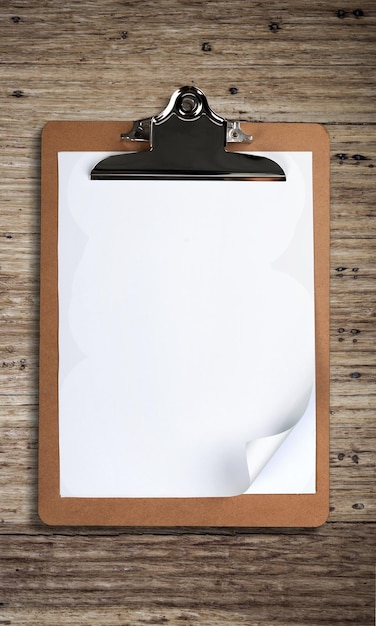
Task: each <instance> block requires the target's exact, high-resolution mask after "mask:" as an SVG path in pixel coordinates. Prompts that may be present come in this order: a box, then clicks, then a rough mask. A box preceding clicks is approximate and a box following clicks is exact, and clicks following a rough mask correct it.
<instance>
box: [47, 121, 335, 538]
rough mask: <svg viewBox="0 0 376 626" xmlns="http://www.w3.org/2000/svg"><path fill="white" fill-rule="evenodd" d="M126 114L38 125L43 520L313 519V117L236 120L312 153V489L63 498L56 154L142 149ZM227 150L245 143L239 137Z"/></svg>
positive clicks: (318, 515) (324, 209) (319, 360)
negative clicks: (128, 136) (128, 137)
mask: <svg viewBox="0 0 376 626" xmlns="http://www.w3.org/2000/svg"><path fill="white" fill-rule="evenodd" d="M131 128H132V122H124V121H119V122H60V121H59V122H49V123H47V124H46V126H45V127H44V129H43V133H42V185H41V264H40V277H41V290H40V295H41V299H40V395H39V407H40V408H39V484H38V500H39V503H38V511H39V515H40V517H41V519H42V521H43V522H45V523H46V524H50V525H85V526H87V525H94V526H154V527H155V526H212V527H223V526H232V527H255V526H257V527H271V526H274V527H275V526H277V527H288V526H295V527H297V526H300V527H314V526H319V525H321V524H322V523H324V522H325V520H326V519H327V516H328V511H329V137H328V134H327V132H326V130H325V129H324V128H323V127H322V126H320V125H318V124H302V123H296V124H295V123H242V130H243V131H244V132H245V133H248V134H250V135H252V136H253V142H252V151H255V152H257V151H273V152H274V151H276V152H277V151H288V152H290V151H309V152H312V160H313V206H314V270H315V337H316V339H315V341H316V492H315V493H314V494H288V495H285V494H282V495H281V494H278V495H275V494H268V495H253V494H245V495H238V496H233V497H209V498H202V497H200V498H128V497H127V498H91V497H87V498H86V497H85V498H78V497H64V498H63V497H61V496H60V486H59V398H58V371H59V345H58V328H59V318H58V255H57V246H58V184H59V182H58V153H59V152H64V151H88V152H90V151H100V152H107V151H108V152H119V151H125V152H126V151H132V152H135V151H141V150H147V149H148V145H147V144H144V143H134V142H132V143H131V142H129V141H124V140H122V139H121V135H124V133H127V132H129V131H130V130H131ZM228 149H229V150H230V151H236V152H242V151H249V146H247V145H246V144H244V145H242V144H238V145H236V146H230V147H229V148H228Z"/></svg>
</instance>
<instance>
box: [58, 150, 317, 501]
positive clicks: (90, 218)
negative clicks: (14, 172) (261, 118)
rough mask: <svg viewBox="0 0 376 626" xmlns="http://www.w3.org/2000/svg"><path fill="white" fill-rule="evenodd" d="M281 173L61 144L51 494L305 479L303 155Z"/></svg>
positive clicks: (308, 468)
mask: <svg viewBox="0 0 376 626" xmlns="http://www.w3.org/2000/svg"><path fill="white" fill-rule="evenodd" d="M257 154H260V155H261V156H268V157H270V158H273V159H274V160H276V161H277V162H278V163H279V164H280V165H281V166H282V167H283V169H284V170H285V172H286V175H287V181H286V182H283V183H282V182H247V181H236V182H232V181H162V180H157V181H91V180H90V171H91V169H92V167H93V166H94V165H95V164H96V163H97V162H98V161H100V160H101V159H102V158H104V157H106V156H108V154H106V153H98V152H96V153H80V152H61V153H59V234H58V263H59V284H58V288H59V445H60V493H61V495H62V496H63V497H73V496H74V497H79V496H80V497H193V496H197V497H198V496H231V495H237V494H241V493H245V492H246V493H313V492H315V399H314V361H315V359H314V280H313V215H312V214H313V209H312V154H311V153H310V152H295V153H257Z"/></svg>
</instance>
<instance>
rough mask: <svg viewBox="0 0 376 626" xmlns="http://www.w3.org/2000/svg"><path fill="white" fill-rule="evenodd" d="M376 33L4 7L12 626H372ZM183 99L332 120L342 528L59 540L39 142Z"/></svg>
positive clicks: (120, 7) (330, 24)
mask: <svg viewBox="0 0 376 626" xmlns="http://www.w3.org/2000/svg"><path fill="white" fill-rule="evenodd" d="M375 25H376V7H375V4H374V3H373V2H372V0H365V1H364V2H363V3H362V4H360V5H358V4H355V3H351V2H350V0H343V2H341V3H334V4H333V3H327V2H323V1H322V0H317V1H316V2H315V3H309V2H298V1H297V0H286V2H276V1H274V0H271V1H269V2H268V3H255V2H242V1H240V0H232V1H231V0H227V1H225V0H218V1H211V0H209V1H208V2H202V1H197V2H192V1H190V2H189V1H186V0H183V1H181V2H178V0H162V1H161V2H152V1H140V2H137V1H133V0H131V1H129V2H128V1H124V0H81V2H74V1H73V0H66V1H65V2H57V0H49V1H48V2H47V1H44V2H43V1H42V0H34V1H33V0H29V1H28V0H9V1H8V2H7V3H2V6H1V8H0V61H1V75H0V82H1V92H0V107H1V111H0V124H1V137H0V142H1V179H0V180H1V205H0V217H1V226H0V242H1V244H0V253H1V269H0V281H1V283H0V284H1V289H0V301H1V341H0V351H1V352H0V354H1V358H0V373H1V387H0V396H1V406H0V429H1V430H0V433H1V439H0V484H1V493H0V522H1V525H0V530H1V540H2V541H1V551H0V559H1V567H0V577H1V591H0V625H2V624H4V625H5V624H12V625H14V624H17V625H38V626H41V625H46V626H47V625H48V626H51V625H55V624H56V625H68V624H69V625H71V624H77V625H80V626H83V625H84V626H85V625H89V624H90V625H92V624H100V625H106V626H113V625H114V626H115V625H119V626H120V625H122V626H125V625H130V626H141V625H145V624H152V625H155V624H174V625H179V624H187V625H188V624H197V625H200V626H201V625H204V626H214V625H218V626H223V625H225V624H226V625H227V624H228V625H231V626H237V625H240V624H247V625H252V626H270V624H278V625H280V626H282V624H285V625H287V624H288V625H289V626H302V625H317V626H318V625H324V624H325V625H328V624H330V625H334V624H338V625H341V626H342V625H344V624H359V625H360V626H368V625H370V624H372V623H373V602H374V600H373V597H374V591H373V589H374V580H373V579H374V565H373V561H374V556H375V550H374V541H375V533H374V522H375V519H376V514H375V499H374V496H373V494H372V484H373V482H374V461H375V457H374V456H372V450H373V451H374V449H375V423H374V420H373V415H374V412H375V369H374V362H375V338H376V329H375V309H374V304H375V302H374V300H375V298H374V296H375V287H374V278H375V252H376V250H375V222H374V221H372V217H374V211H375V200H376V192H375V184H374V180H375V173H374V169H373V167H374V161H375V150H376V132H375V128H376V127H375V120H376V116H375V100H374V99H373V98H372V96H374V89H375V60H374V59H375V52H376V45H375V38H376V34H375ZM185 84H194V85H196V86H198V87H200V88H201V89H203V91H204V92H205V93H206V95H207V96H208V98H209V102H210V103H211V105H212V106H213V108H214V110H216V111H218V112H219V113H220V114H223V115H224V116H228V117H231V118H237V117H238V118H241V119H249V120H261V121H297V122H299V121H302V122H320V123H322V124H325V126H326V128H327V130H328V131H329V134H330V137H331V155H332V156H331V165H332V170H331V217H332V221H331V229H332V230H331V233H332V252H331V338H330V340H331V453H330V464H331V513H330V517H329V521H328V522H327V523H326V524H325V525H323V526H322V527H320V528H318V529H313V530H311V529H273V530H272V529H269V530H265V529H236V528H234V529H227V530H225V529H218V528H216V529H211V528H199V529H189V528H184V529H174V528H172V529H154V530H149V529H147V528H132V529H122V528H115V529H113V528H109V529H103V528H92V529H87V528H48V527H46V526H44V525H43V524H42V523H41V522H40V521H39V519H38V516H37V513H36V490H37V481H36V472H37V421H38V393H37V382H38V288H39V285H38V271H39V267H38V262H39V256H38V255H39V174H40V172H39V164H40V153H39V148H40V131H41V128H42V126H43V125H44V124H45V122H46V121H47V120H60V119H61V120H84V119H88V120H106V119H108V120H110V119H119V120H121V119H136V118H137V119H138V118H140V117H148V116H150V115H152V114H154V113H156V112H159V111H160V110H162V109H163V108H164V106H165V105H166V101H167V97H168V96H169V95H170V94H171V93H172V92H173V91H174V90H175V89H176V88H177V87H179V86H182V85H185ZM235 92H236V93H235ZM105 366H108V364H103V367H105Z"/></svg>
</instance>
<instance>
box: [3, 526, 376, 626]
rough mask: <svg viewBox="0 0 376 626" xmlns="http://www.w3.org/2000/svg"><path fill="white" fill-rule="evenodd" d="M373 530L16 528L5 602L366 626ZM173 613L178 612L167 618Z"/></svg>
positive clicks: (7, 610) (11, 608) (12, 607)
mask: <svg viewBox="0 0 376 626" xmlns="http://www.w3.org/2000/svg"><path fill="white" fill-rule="evenodd" d="M373 531H374V529H373V527H372V526H369V525H361V526H359V527H358V528H357V533H356V535H354V534H353V528H352V526H351V525H344V526H341V525H326V526H324V527H322V528H321V529H316V530H315V531H305V532H302V533H301V534H290V533H283V531H282V532H280V531H277V532H270V533H265V534H260V533H251V534H248V533H242V534H236V535H227V536H226V535H210V534H207V535H203V534H199V535H196V534H193V535H192V534H185V535H180V536H171V535H170V536H169V535H162V534H155V535H150V534H148V535H131V534H118V535H112V536H100V535H96V536H79V535H78V536H63V535H49V536H26V537H23V536H18V537H14V538H13V539H12V543H11V544H10V543H9V541H8V540H7V539H8V538H6V537H2V550H1V557H0V558H1V562H2V563H1V570H0V571H1V575H2V579H3V582H2V603H3V606H2V611H3V614H4V615H9V616H11V615H15V616H17V614H18V615H22V611H25V610H26V609H27V610H30V609H32V610H34V611H35V610H37V609H39V608H41V609H42V610H43V609H44V610H45V608H46V605H48V607H49V610H52V611H55V615H56V612H57V611H59V610H60V611H62V610H64V612H65V610H66V609H67V610H68V611H69V612H70V613H71V614H72V613H74V612H75V611H77V610H83V609H86V610H89V611H91V612H93V611H95V610H96V609H97V610H98V608H99V607H100V610H105V609H107V610H108V609H109V608H111V609H112V610H114V609H115V607H116V609H117V610H118V611H119V612H120V613H121V614H122V616H123V619H126V613H125V615H124V611H125V612H126V611H133V614H134V612H135V611H145V610H146V611H147V613H146V615H148V616H153V615H156V614H157V612H158V611H160V610H161V609H163V610H164V611H166V612H167V613H166V615H167V617H166V619H167V620H168V619H169V617H168V616H169V613H168V612H169V611H170V610H171V609H175V610H179V611H180V612H181V613H183V614H184V613H185V614H187V613H188V612H189V611H192V612H194V613H196V616H198V617H197V619H196V617H195V618H194V620H193V621H192V623H200V621H199V616H200V612H201V611H203V610H206V611H208V610H209V608H210V611H213V612H214V617H215V615H216V614H217V615H220V616H222V617H223V616H227V617H228V618H229V619H230V621H229V622H225V623H231V624H232V623H242V621H243V622H244V620H248V622H246V623H252V624H253V623H258V622H260V621H261V622H262V621H265V619H266V618H267V619H268V620H269V623H281V621H282V622H283V620H284V621H285V622H286V621H287V622H288V623H289V624H291V623H292V624H302V623H306V624H315V625H316V626H320V625H321V624H328V623H330V624H333V625H334V624H341V625H342V624H346V623H349V624H350V623H359V624H364V625H365V626H366V625H368V624H371V623H372V622H371V617H372V612H373V580H372V579H373V556H372V551H373V540H374V532H373ZM334 597H335V598H336V601H335V602H333V598H334ZM204 607H205V609H204ZM281 610H282V611H283V618H282V620H281V619H280V618H281ZM92 614H93V613H92ZM131 614H132V613H131ZM52 615H53V613H52ZM99 615H100V614H99ZM203 615H204V616H205V613H204V614H203ZM307 615H308V616H309V619H307ZM230 616H231V617H230ZM141 617H144V618H146V616H145V615H142V614H141V616H140V618H139V619H141ZM151 619H153V617H151ZM166 619H165V620H164V623H168V621H167V622H166ZM175 619H177V615H176V613H175V615H174V613H172V614H171V620H173V621H170V623H179V622H175ZM207 619H210V620H211V617H210V613H209V614H207ZM31 623H32V622H31ZM96 623H97V622H96ZM136 623H142V622H140V621H139V622H136ZM144 623H145V622H144ZM146 623H148V622H146ZM149 623H154V622H152V621H149ZM188 623H189V622H188ZM208 623H211V624H212V623H214V624H215V623H216V622H215V621H214V622H213V621H210V622H208Z"/></svg>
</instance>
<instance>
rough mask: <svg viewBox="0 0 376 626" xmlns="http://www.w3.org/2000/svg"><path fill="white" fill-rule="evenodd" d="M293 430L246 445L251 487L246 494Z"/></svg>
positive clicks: (249, 442) (255, 440)
mask: <svg viewBox="0 0 376 626" xmlns="http://www.w3.org/2000/svg"><path fill="white" fill-rule="evenodd" d="M293 429H294V426H292V427H291V428H289V429H288V430H285V431H283V432H282V433H278V434H277V435H272V436H270V437H260V438H259V439H253V440H252V441H248V443H247V445H246V453H247V465H248V473H249V487H248V489H247V490H246V491H244V493H248V492H249V490H250V489H251V487H252V483H253V482H254V481H255V480H256V478H257V476H258V475H259V474H260V472H261V471H262V470H263V469H264V467H265V466H266V464H267V463H268V462H269V461H270V459H271V458H272V457H273V456H274V454H275V453H276V452H277V450H278V448H279V447H280V446H281V445H282V443H283V442H284V441H285V439H286V437H288V435H289V434H290V433H291V431H292V430H293Z"/></svg>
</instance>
